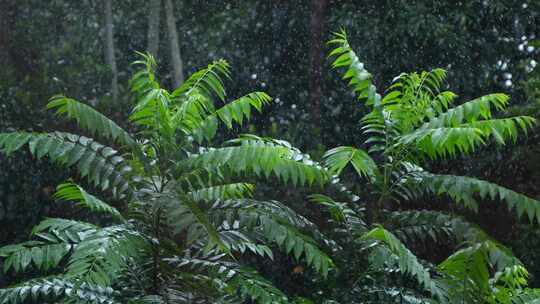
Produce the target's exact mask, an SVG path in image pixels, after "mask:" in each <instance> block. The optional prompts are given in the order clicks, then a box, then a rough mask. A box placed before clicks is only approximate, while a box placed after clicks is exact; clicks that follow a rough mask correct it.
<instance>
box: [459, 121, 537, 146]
mask: <svg viewBox="0 0 540 304" xmlns="http://www.w3.org/2000/svg"><path fill="white" fill-rule="evenodd" d="M535 123H536V120H535V119H534V118H532V117H528V116H515V117H510V118H501V119H490V120H480V121H475V122H471V123H469V124H468V125H470V126H472V127H474V128H477V129H479V130H480V131H482V133H483V134H484V136H485V137H486V139H487V138H489V137H491V138H493V139H494V140H495V141H496V142H497V143H498V144H501V145H504V144H505V143H506V141H507V140H511V141H512V142H513V143H515V142H516V141H517V138H518V131H522V132H523V133H525V134H527V131H528V130H529V129H532V127H533V126H534V125H535Z"/></svg>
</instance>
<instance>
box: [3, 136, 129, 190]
mask: <svg viewBox="0 0 540 304" xmlns="http://www.w3.org/2000/svg"><path fill="white" fill-rule="evenodd" d="M25 144H28V147H29V150H30V152H31V153H32V155H34V156H35V157H36V158H43V157H45V156H46V157H48V158H49V160H50V161H51V162H54V163H59V164H61V165H63V166H66V167H71V166H75V168H76V169H77V171H78V172H79V174H80V175H81V176H83V177H86V178H88V179H89V180H90V181H92V182H93V183H94V185H95V186H99V187H100V188H101V189H103V190H105V189H109V188H112V190H113V193H114V194H115V195H118V196H122V194H123V193H126V192H127V193H128V194H129V193H130V192H131V191H130V190H131V189H130V186H129V181H128V178H127V177H126V176H125V175H126V174H127V173H129V172H130V171H131V167H130V166H128V165H127V164H126V163H125V161H124V158H122V157H121V156H119V155H118V152H117V151H116V150H114V149H112V148H110V147H107V146H104V145H102V144H99V143H97V142H96V141H94V140H93V139H90V138H88V137H84V136H79V135H74V134H70V133H61V132H55V133H26V132H13V133H0V151H2V152H4V153H6V154H8V155H9V154H11V153H13V152H15V151H16V150H18V149H20V148H21V147H22V146H23V145H25Z"/></svg>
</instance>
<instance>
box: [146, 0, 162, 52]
mask: <svg viewBox="0 0 540 304" xmlns="http://www.w3.org/2000/svg"><path fill="white" fill-rule="evenodd" d="M149 2H150V15H149V16H148V42H147V43H148V44H147V46H146V50H147V51H148V52H149V53H150V54H152V56H154V57H157V53H158V49H159V21H160V12H161V0H150V1H149Z"/></svg>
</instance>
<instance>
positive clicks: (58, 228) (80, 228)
mask: <svg viewBox="0 0 540 304" xmlns="http://www.w3.org/2000/svg"><path fill="white" fill-rule="evenodd" d="M96 229H98V227H97V226H95V225H93V224H90V223H87V222H81V221H75V220H66V219H61V218H48V219H45V220H43V221H41V222H40V223H39V224H38V225H36V226H34V228H32V233H31V234H32V235H34V236H38V237H42V238H44V239H46V240H48V241H53V242H56V239H58V240H61V241H62V242H64V243H73V244H77V243H79V242H81V241H82V240H83V239H84V238H85V237H86V236H88V235H91V234H92V233H94V232H95V231H96ZM45 233H49V234H52V235H53V236H54V238H56V239H51V238H50V237H49V236H48V235H47V234H45Z"/></svg>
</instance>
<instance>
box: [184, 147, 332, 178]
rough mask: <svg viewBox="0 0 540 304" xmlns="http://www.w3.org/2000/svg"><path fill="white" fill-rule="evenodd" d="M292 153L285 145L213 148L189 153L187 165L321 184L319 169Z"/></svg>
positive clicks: (321, 175)
mask: <svg viewBox="0 0 540 304" xmlns="http://www.w3.org/2000/svg"><path fill="white" fill-rule="evenodd" d="M293 155H294V153H293V152H292V151H291V150H290V149H288V148H285V147H281V146H272V145H267V144H265V143H251V144H245V145H244V144H243V145H241V146H233V147H224V148H214V149H208V150H206V151H203V152H202V153H199V154H195V155H192V156H191V157H190V158H189V159H188V161H187V162H188V164H189V165H191V166H193V167H203V168H209V167H210V166H212V167H221V166H223V167H227V168H228V169H229V170H231V171H233V172H238V173H246V172H247V173H253V174H255V175H259V176H265V177H269V176H270V175H274V176H276V177H277V178H278V179H279V180H281V181H283V182H287V181H289V180H290V181H291V182H292V183H293V184H294V185H297V184H300V185H312V184H313V183H314V182H316V181H317V182H319V183H320V184H323V183H324V182H325V181H326V180H327V175H326V173H325V172H324V171H323V170H320V169H319V168H317V167H315V166H313V165H308V164H305V163H302V162H298V161H295V160H294V159H293Z"/></svg>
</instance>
